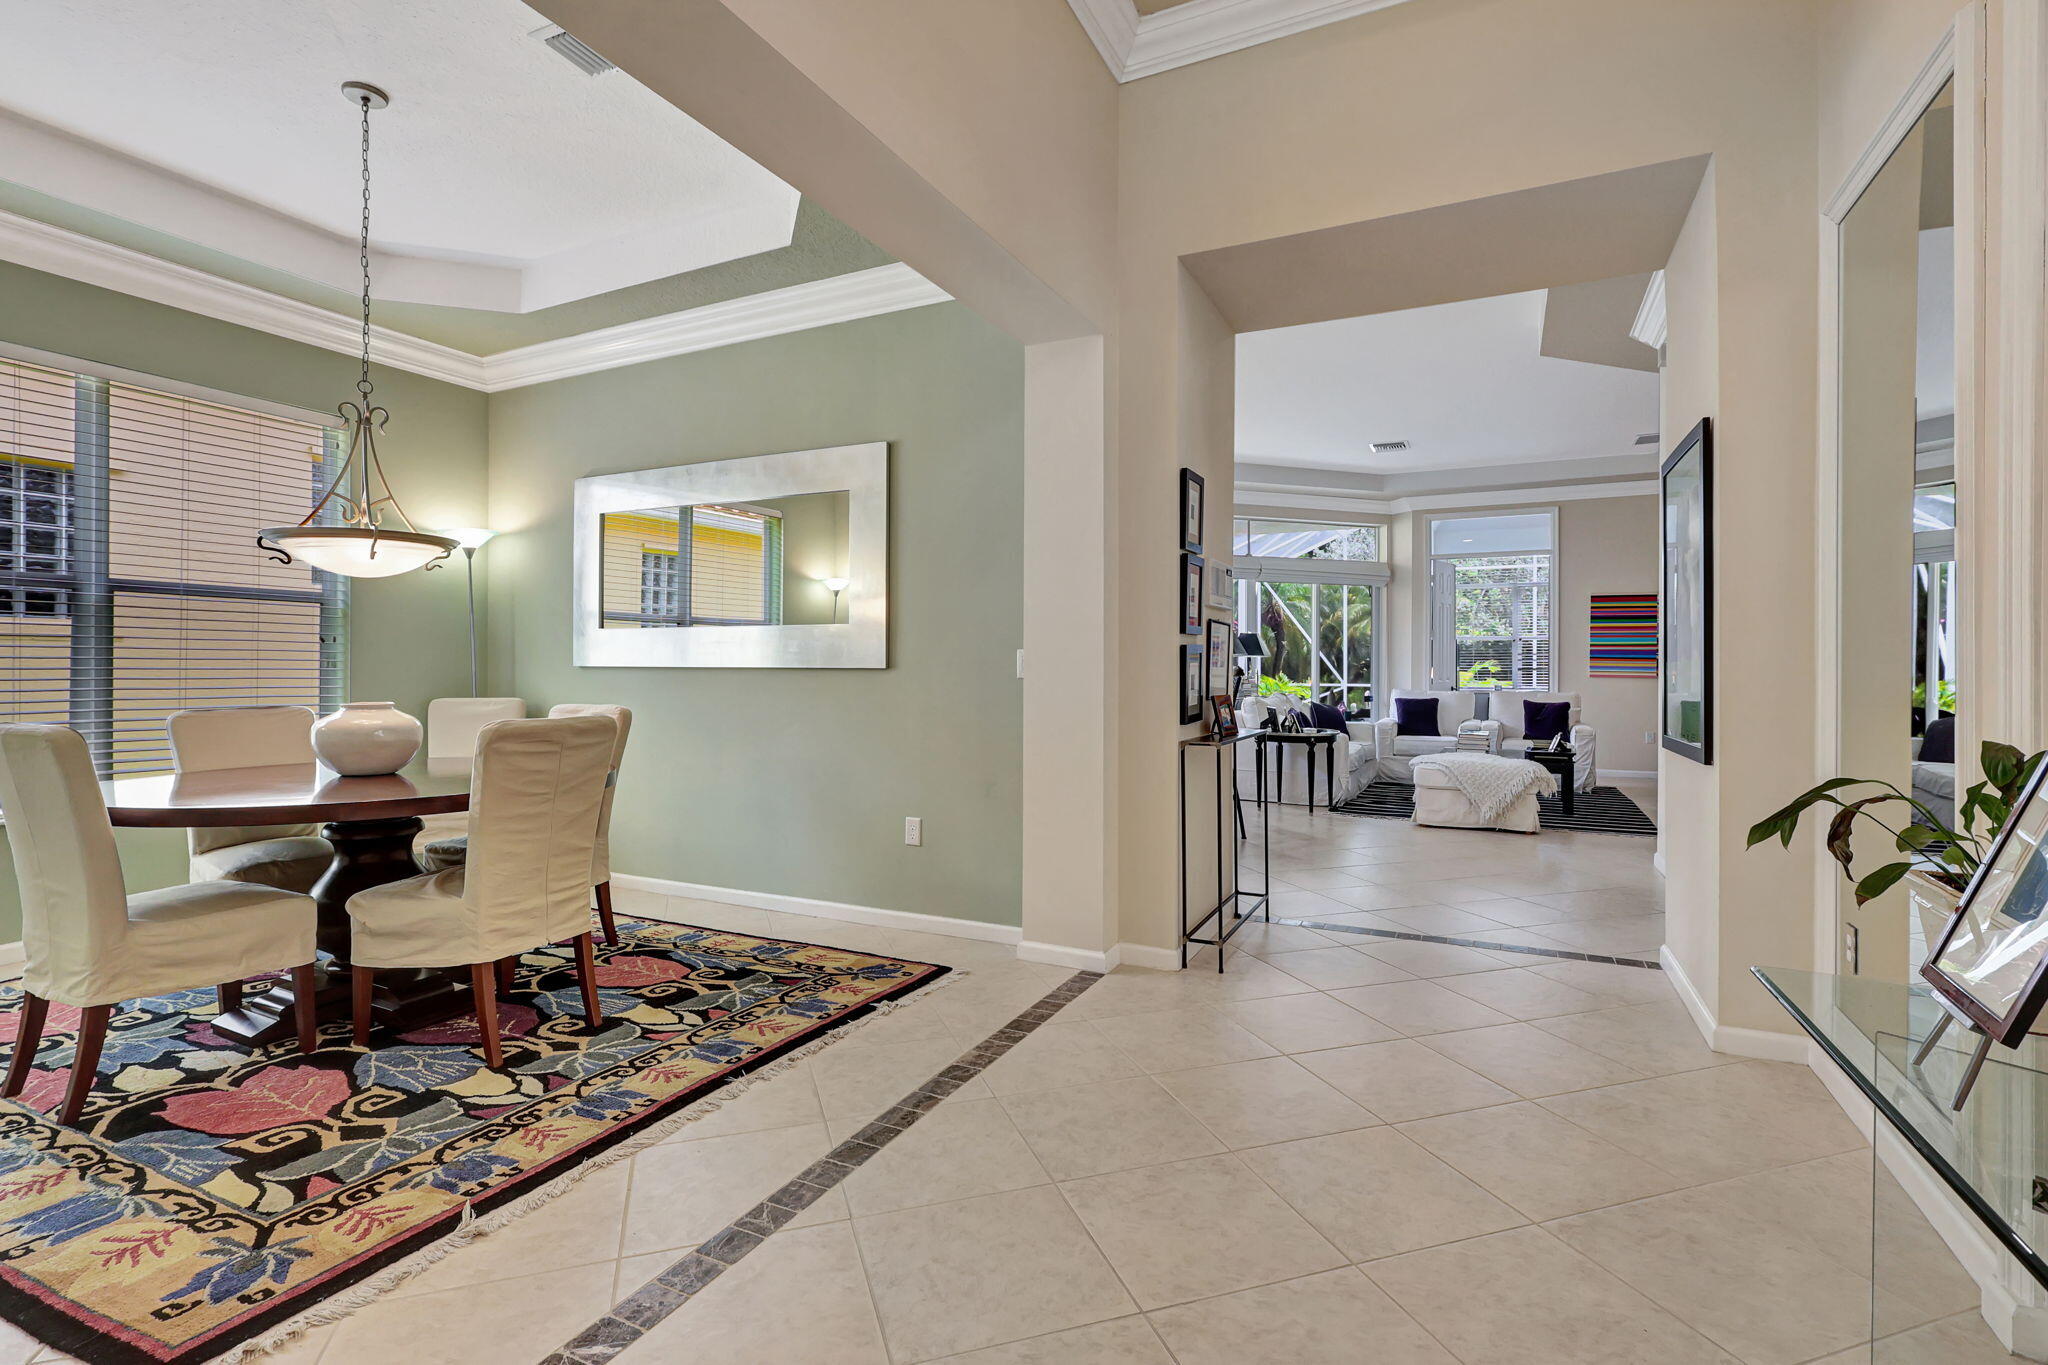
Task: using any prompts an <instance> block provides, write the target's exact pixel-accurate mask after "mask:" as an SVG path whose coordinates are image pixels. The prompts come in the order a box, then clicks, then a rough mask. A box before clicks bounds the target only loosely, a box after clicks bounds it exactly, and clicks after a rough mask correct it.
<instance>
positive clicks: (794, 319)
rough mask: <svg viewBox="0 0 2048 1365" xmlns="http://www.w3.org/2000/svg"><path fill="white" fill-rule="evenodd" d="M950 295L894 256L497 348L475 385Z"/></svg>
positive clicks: (522, 382)
mask: <svg viewBox="0 0 2048 1365" xmlns="http://www.w3.org/2000/svg"><path fill="white" fill-rule="evenodd" d="M951 298H952V295H950V294H948V293H947V292H946V291H945V290H943V289H941V288H939V287H938V286H937V285H935V284H933V283H932V282H931V281H930V280H928V279H926V278H925V277H924V276H922V275H920V274H918V273H917V272H916V271H915V270H912V269H911V268H910V267H909V266H907V265H904V264H902V263H901V262H898V263H896V264H894V265H880V266H876V267H875V268H874V269H872V270H856V271H854V272H852V273H851V274H846V275H835V276H832V277H831V278H829V279H823V280H814V281H812V282H811V283H809V284H793V285H791V286H789V287H788V288H787V289H771V290H769V291H768V292H766V293H762V294H749V295H747V296H746V297H745V298H739V299H732V300H730V301H729V302H726V303H712V304H706V305H705V306H704V307H702V308H691V309H687V310H685V311H683V312H680V313H670V314H669V315H668V316H666V317H659V318H648V319H647V320H645V321H644V322H628V323H622V324H621V325H619V326H617V327H606V328H603V329H602V330H600V331H595V332H585V333H583V334H582V335H580V336H573V337H563V338H562V339H561V340H559V341H543V342H539V343H537V344H535V345H532V346H522V347H520V348H519V349H518V350H515V351H502V352H500V353H499V354H497V355H493V356H487V357H485V358H484V360H483V366H484V371H485V382H484V383H483V385H482V386H481V387H483V388H484V389H486V390H488V391H489V392H492V393H496V392H499V391H500V390H503V389H517V388H523V387H525V386H526V385H528V384H545V383H547V382H548V381H549V380H553V379H568V378H570V377H572V376H574V375H579V374H590V373H592V372H594V371H597V370H610V369H616V368H617V367H619V366H621V365H638V364H641V363H643V362H645V361H649V360H662V359H665V358H667V357H669V356H676V355H688V354H689V353H690V352H692V351H708V350H712V349H715V348H717V347H720V346H731V345H735V344H737V343H738V342H742V341H758V340H760V339H761V338H763V337H772V336H782V335H784V334H785V333H788V332H802V331H807V330H809V329H810V328H813V327H829V326H831V325H832V324H834V323H838V322H852V321H854V320H855V319H857V318H870V317H875V316H878V315H879V314H882V313H896V312H901V311H902V310H904V309H906V308H923V307H925V306H926V305H927V304H933V303H945V302H947V301H948V300H950V299H951Z"/></svg>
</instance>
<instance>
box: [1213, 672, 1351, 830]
mask: <svg viewBox="0 0 2048 1365" xmlns="http://www.w3.org/2000/svg"><path fill="white" fill-rule="evenodd" d="M1282 703H1293V705H1288V706H1285V707H1283V706H1282V705H1281V704H1282ZM1296 707H1299V709H1300V710H1301V719H1302V724H1303V725H1304V726H1308V725H1309V719H1308V711H1307V708H1306V707H1305V706H1301V705H1300V704H1299V703H1295V702H1294V699H1293V698H1292V697H1285V696H1274V697H1246V698H1245V699H1244V700H1243V701H1242V702H1240V703H1238V707H1237V723H1238V725H1239V726H1240V727H1242V728H1243V729H1246V730H1256V729H1258V728H1259V726H1260V724H1261V723H1262V722H1263V721H1264V720H1265V719H1266V716H1267V714H1268V713H1269V712H1274V711H1279V710H1283V709H1284V710H1292V709H1296ZM1311 728H1313V727H1311ZM1345 730H1346V733H1345V734H1344V735H1342V736H1341V737H1339V738H1338V739H1337V740H1336V741H1335V742H1334V743H1333V744H1332V745H1331V750H1332V753H1333V754H1334V757H1335V761H1336V765H1337V782H1336V787H1337V801H1338V802H1339V803H1340V804H1341V803H1342V802H1345V801H1348V800H1350V799H1351V798H1352V797H1353V796H1355V795H1357V793H1358V789H1359V788H1360V787H1363V786H1364V785H1365V784H1366V783H1368V782H1370V781H1372V774H1373V754H1374V749H1373V732H1372V725H1371V723H1370V722H1368V721H1362V720H1355V721H1352V722H1351V723H1350V724H1349V725H1347V726H1346V727H1345ZM1259 747H1260V746H1258V745H1255V744H1240V745H1238V746H1237V787H1238V795H1239V796H1241V797H1243V798H1245V799H1246V800H1250V799H1251V798H1252V796H1254V795H1255V794H1256V793H1257V792H1258V789H1259V773H1258V766H1257V765H1258V758H1257V751H1258V749H1259ZM1328 761H1329V760H1328V759H1326V758H1325V756H1324V755H1323V754H1321V753H1318V754H1317V755H1316V791H1315V799H1316V800H1317V801H1319V802H1320V801H1322V800H1324V799H1326V798H1327V796H1328V787H1327V786H1326V785H1325V784H1326V783H1327V782H1328V781H1329V778H1328V777H1327V776H1326V775H1325V769H1326V767H1327V765H1328ZM1276 774H1278V775H1280V776H1282V777H1283V778H1284V780H1283V781H1281V782H1280V783H1279V784H1278V785H1279V787H1280V790H1279V791H1277V792H1276V791H1275V790H1274V783H1273V778H1274V776H1275V775H1276ZM1266 778H1267V787H1266V795H1267V797H1268V798H1269V799H1272V798H1276V797H1278V796H1280V795H1282V794H1284V795H1285V796H1286V804H1288V805H1290V806H1305V805H1307V804H1309V791H1308V749H1307V746H1305V745H1300V744H1288V745H1284V746H1282V747H1281V750H1280V757H1279V758H1278V759H1274V758H1273V757H1271V756H1270V755H1268V757H1267V758H1266Z"/></svg>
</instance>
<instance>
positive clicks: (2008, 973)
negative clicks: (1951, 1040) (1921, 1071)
mask: <svg viewBox="0 0 2048 1365" xmlns="http://www.w3.org/2000/svg"><path fill="white" fill-rule="evenodd" d="M2044 776H2048V765H2043V766H2042V767H2041V768H2039V769H2036V770H2035V773H2034V775H2033V777H2032V778H2031V779H2030V780H2029V781H2028V782H2027V785H2026V788H2025V790H2024V791H2022V792H2021V793H2020V798H2019V801H2018V803H2017V805H2016V807H2015V808H2014V812H2013V815H2012V818H2011V819H2009V820H2007V821H2006V824H2005V828H2004V829H2002V830H2000V831H1999V834H1998V838H1997V840H1996V841H1995V842H1994V843H1993V844H1992V845H1991V853H1990V855H1989V856H1988V857H1986V858H1985V859H1984V861H1983V863H1982V864H1981V865H1980V866H1979V867H1978V868H1977V875H1976V876H1974V877H1972V878H1971V879H1970V885H1969V886H1968V887H1967V888H1966V889H1965V890H1964V892H1963V895H1962V899H1961V900H1960V901H1958V902H1957V904H1956V913H1955V916H1954V918H1952V919H1951V920H1950V921H1949V924H1948V929H1947V931H1946V932H1944V933H1943V934H1942V936H1941V941H1940V942H1939V943H1937V944H1935V946H1934V951H1933V952H1931V953H1929V954H1928V955H1927V961H1926V963H1925V964H1923V965H1922V966H1921V968H1920V975H1921V976H1923V977H1925V978H1926V979H1927V982H1928V984H1929V985H1931V986H1933V987H1934V989H1935V991H1936V992H1937V993H1939V994H1940V996H1941V998H1942V1001H1943V1003H1945V1004H1946V1005H1947V1006H1949V1009H1950V1012H1951V1013H1960V1014H1962V1015H1963V1016H1965V1017H1966V1018H1968V1020H1969V1021H1970V1022H1971V1023H1972V1024H1974V1025H1975V1026H1976V1027H1977V1028H1979V1029H1981V1030H1982V1031H1983V1032H1984V1033H1986V1034H1987V1035H1989V1036H1990V1038H1991V1039H1992V1041H1994V1042H1998V1043H2003V1044H2005V1045H2006V1046H2007V1047H2014V1046H2017V1045H2018V1044H2019V1042H2020V1040H2021V1039H2023V1038H2024V1037H2026V1034H2027V1030H2028V1029H2029V1028H2031V1027H2032V1026H2033V1024H2034V1020H2035V1019H2036V1018H2037V1017H2038V1016H2039V1015H2040V1013H2041V1006H2042V1004H2043V1003H2044V1002H2048V848H2044V846H2043V845H2044V843H2048V795H2044V794H2043V791H2042V778H2043V777H2044Z"/></svg>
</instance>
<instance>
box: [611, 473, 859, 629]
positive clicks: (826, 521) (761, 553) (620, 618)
mask: <svg viewBox="0 0 2048 1365" xmlns="http://www.w3.org/2000/svg"><path fill="white" fill-rule="evenodd" d="M575 503H576V507H575V515H576V542H575V582H576V598H575V603H576V605H575V623H576V631H575V662H576V664H577V666H578V667H583V668H886V667H888V665H889V619H888V612H889V584H888V574H889V447H888V445H887V444H886V443H885V442H880V441H876V442H871V443H869V444H866V445H851V446H831V447H828V448H825V449H822V450H796V451H787V452H783V453H780V454H774V455H752V456H747V457H744V458H741V459H734V460H707V461H704V462H703V463H700V464H686V465H673V466H670V467H669V468H666V469H642V470H636V471H634V472H631V473H625V474H598V475H593V476H591V477H589V478H583V479H578V480H577V481H576V492H575Z"/></svg>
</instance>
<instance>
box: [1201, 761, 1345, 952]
mask: <svg viewBox="0 0 2048 1365" xmlns="http://www.w3.org/2000/svg"><path fill="white" fill-rule="evenodd" d="M1263 733H1265V732H1264V731H1259V730H1247V731H1245V732H1243V733H1241V734H1239V735H1237V736H1235V737H1233V738H1231V739H1184V740H1182V741H1181V744H1180V965H1181V968H1182V970H1186V968H1187V965H1188V945H1189V944H1195V945H1197V946H1199V947H1205V948H1206V947H1211V946H1213V947H1214V948H1215V949H1216V970H1217V971H1219V972H1220V971H1222V970H1223V957H1224V953H1225V946H1224V945H1226V944H1228V943H1229V942H1230V940H1231V937H1232V936H1233V935H1235V934H1236V933H1237V931H1238V930H1239V929H1242V928H1243V927H1244V926H1245V925H1246V924H1249V923H1250V922H1251V921H1252V920H1253V919H1255V918H1257V917H1258V915H1259V913H1260V912H1261V911H1263V912H1264V914H1265V919H1266V922H1267V923H1271V922H1272V919H1273V909H1272V905H1271V904H1270V902H1269V901H1268V899H1267V896H1268V893H1269V888H1270V887H1271V886H1272V885H1273V854H1272V847H1273V840H1272V819H1271V817H1270V816H1269V815H1268V813H1267V811H1268V807H1267V805H1266V801H1265V771H1264V767H1263V765H1261V768H1260V772H1259V788H1260V791H1259V798H1260V799H1259V858H1260V862H1261V875H1260V878H1259V885H1258V887H1256V888H1251V887H1247V886H1245V885H1244V884H1243V882H1242V881H1241V880H1240V879H1239V874H1240V871H1241V860H1240V859H1239V857H1238V847H1237V839H1236V838H1235V837H1234V835H1235V831H1233V830H1232V828H1231V823H1232V821H1231V816H1232V813H1233V812H1234V811H1235V810H1236V809H1237V806H1238V801H1237V795H1238V792H1237V746H1238V745H1240V744H1249V743H1252V742H1253V741H1254V740H1255V739H1256V738H1257V737H1258V736H1259V735H1260V734H1263ZM1203 752H1207V753H1210V754H1213V755H1214V756H1215V760H1216V886H1217V890H1218V892H1219V894H1220V899H1218V900H1217V902H1216V904H1214V905H1212V906H1210V907H1208V908H1207V909H1206V910H1205V911H1204V912H1203V914H1202V917H1201V918H1200V919H1198V920H1196V921H1195V922H1194V923H1193V924H1190V923H1188V915H1189V914H1190V913H1191V907H1190V906H1189V905H1188V755H1189V754H1191V753H1203ZM1261 752H1263V751H1262V750H1257V749H1255V750H1254V753H1255V754H1257V753H1261ZM1226 783H1228V786H1226V785H1225V784H1226ZM1226 791H1227V792H1228V793H1229V795H1230V800H1229V801H1227V802H1226V801H1225V800H1224V799H1223V797H1224V793H1225V792H1226ZM1310 800H1311V802H1313V800H1314V792H1313V791H1311V792H1310ZM1226 847H1227V848H1228V850H1229V852H1228V854H1226V853H1225V851H1224V850H1225V849H1226ZM1226 867H1228V868H1229V870H1230V878H1229V881H1228V883H1227V885H1228V887H1229V889H1228V890H1224V889H1223V888H1224V887H1225V886H1226V882H1225V881H1224V876H1223V872H1224V869H1225V868H1226ZM1212 922H1213V923H1214V924H1215V926H1216V928H1215V931H1214V936H1213V937H1210V938H1203V937H1201V933H1202V931H1203V930H1204V929H1207V928H1208V927H1209V925H1210V924H1211V923H1212Z"/></svg>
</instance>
